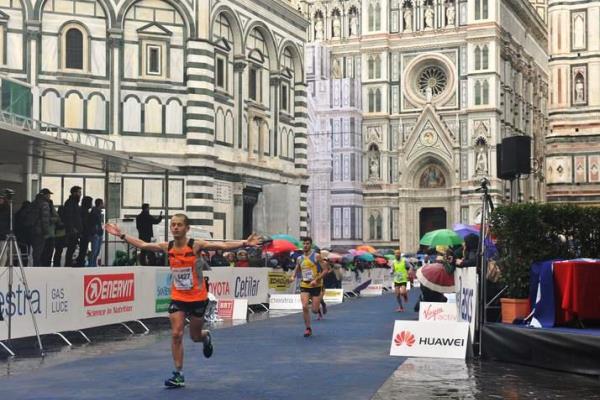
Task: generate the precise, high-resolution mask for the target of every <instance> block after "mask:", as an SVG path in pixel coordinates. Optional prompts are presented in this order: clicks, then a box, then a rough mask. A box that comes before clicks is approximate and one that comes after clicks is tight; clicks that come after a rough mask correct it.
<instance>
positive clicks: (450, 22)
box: [446, 1, 456, 26]
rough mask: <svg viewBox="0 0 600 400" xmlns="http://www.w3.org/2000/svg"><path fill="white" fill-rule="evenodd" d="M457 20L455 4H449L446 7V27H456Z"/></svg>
mask: <svg viewBox="0 0 600 400" xmlns="http://www.w3.org/2000/svg"><path fill="white" fill-rule="evenodd" d="M455 19H456V10H455V9H454V3H453V2H452V1H450V2H448V6H447V7H446V26H454V20H455Z"/></svg>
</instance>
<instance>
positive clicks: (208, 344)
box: [202, 332, 214, 358]
mask: <svg viewBox="0 0 600 400" xmlns="http://www.w3.org/2000/svg"><path fill="white" fill-rule="evenodd" d="M206 335H207V336H206V339H205V340H204V342H203V343H204V347H203V348H202V353H204V357H206V358H210V356H212V355H213V350H214V349H213V345H212V336H211V334H210V332H207V333H206Z"/></svg>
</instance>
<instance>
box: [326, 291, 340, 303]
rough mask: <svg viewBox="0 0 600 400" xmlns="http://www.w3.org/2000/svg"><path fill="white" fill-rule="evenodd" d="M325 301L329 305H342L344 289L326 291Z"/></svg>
mask: <svg viewBox="0 0 600 400" xmlns="http://www.w3.org/2000/svg"><path fill="white" fill-rule="evenodd" d="M323 300H324V301H325V303H327V304H331V303H342V302H343V301H344V289H325V293H324V294H323Z"/></svg>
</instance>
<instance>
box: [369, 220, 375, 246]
mask: <svg viewBox="0 0 600 400" xmlns="http://www.w3.org/2000/svg"><path fill="white" fill-rule="evenodd" d="M369 239H370V240H375V216H374V215H373V214H371V215H370V216H369Z"/></svg>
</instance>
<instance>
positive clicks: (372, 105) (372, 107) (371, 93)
mask: <svg viewBox="0 0 600 400" xmlns="http://www.w3.org/2000/svg"><path fill="white" fill-rule="evenodd" d="M369 112H370V113H372V112H375V92H374V91H373V89H369Z"/></svg>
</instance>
